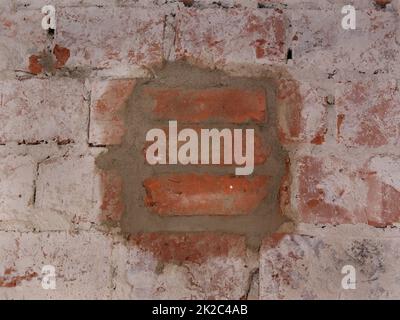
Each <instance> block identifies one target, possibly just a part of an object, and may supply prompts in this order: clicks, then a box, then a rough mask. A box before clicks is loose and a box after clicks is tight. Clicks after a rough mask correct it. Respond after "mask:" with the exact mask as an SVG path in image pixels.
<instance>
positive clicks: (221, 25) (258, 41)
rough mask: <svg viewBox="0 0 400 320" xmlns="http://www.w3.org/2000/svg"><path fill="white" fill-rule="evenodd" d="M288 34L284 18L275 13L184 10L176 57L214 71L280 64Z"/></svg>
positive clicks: (284, 54)
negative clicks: (214, 69) (219, 68)
mask: <svg viewBox="0 0 400 320" xmlns="http://www.w3.org/2000/svg"><path fill="white" fill-rule="evenodd" d="M285 33H286V27H285V19H284V16H283V14H281V13H279V12H277V11H274V10H251V9H231V10H221V9H202V10H198V9H185V10H180V11H179V13H178V14H177V35H176V57H177V59H187V60H189V61H191V62H194V63H197V64H199V65H203V66H210V67H213V66H218V67H221V66H225V65H228V64H240V63H242V64H248V63H255V64H265V63H267V64H271V63H279V62H283V61H284V60H285V58H286V52H285V38H286V37H285Z"/></svg>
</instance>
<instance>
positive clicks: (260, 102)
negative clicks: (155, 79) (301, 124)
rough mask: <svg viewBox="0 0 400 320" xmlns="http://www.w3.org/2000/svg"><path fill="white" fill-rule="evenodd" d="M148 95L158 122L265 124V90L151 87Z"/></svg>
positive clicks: (147, 91)
mask: <svg viewBox="0 0 400 320" xmlns="http://www.w3.org/2000/svg"><path fill="white" fill-rule="evenodd" d="M145 94H146V96H149V97H151V98H152V104H153V115H154V117H156V118H157V119H170V120H177V121H182V122H191V123H198V122H203V121H212V122H232V123H244V122H248V121H254V122H264V121H265V119H266V97H265V92H264V91H263V90H257V89H239V88H221V89H203V90H200V89H181V88H179V89H175V88H161V89H159V88H148V89H146V91H145Z"/></svg>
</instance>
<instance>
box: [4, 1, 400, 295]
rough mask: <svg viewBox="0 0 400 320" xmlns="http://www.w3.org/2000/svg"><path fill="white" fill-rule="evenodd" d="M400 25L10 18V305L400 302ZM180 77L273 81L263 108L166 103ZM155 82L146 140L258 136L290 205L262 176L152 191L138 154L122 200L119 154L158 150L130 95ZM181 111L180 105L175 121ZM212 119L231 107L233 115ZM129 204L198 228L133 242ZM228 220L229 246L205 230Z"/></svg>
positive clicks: (188, 94)
mask: <svg viewBox="0 0 400 320" xmlns="http://www.w3.org/2000/svg"><path fill="white" fill-rule="evenodd" d="M390 2H392V3H390ZM352 3H353V4H354V6H355V7H356V9H357V12H356V14H357V20H356V29H355V30H344V29H343V28H342V26H341V20H342V17H343V14H342V13H341V9H342V6H343V5H346V4H352ZM46 4H53V5H55V7H56V10H57V28H56V31H55V32H54V34H53V33H48V32H47V31H44V30H43V29H42V28H41V20H42V14H41V12H40V9H41V7H42V6H43V5H46ZM398 7H400V4H399V2H398V1H397V0H396V1H395V0H392V1H389V0H388V1H377V0H376V1H373V0H360V1H348V2H347V1H344V0H341V1H334V0H323V1H300V0H287V1H284V0H259V1H254V0H221V1H211V0H210V1H209V0H182V1H178V0H112V1H108V0H107V1H103V0H68V1H67V0H53V1H47V0H46V1H45V0H31V1H27V0H0V123H1V126H0V298H3V299H5V298H14V299H15V298H26V299H29V298H96V299H109V298H113V299H118V298H128V299H140V298H147V299H149V298H160V299H172V298H176V299H195V298H198V299H205V298H209V299H295V298H302V299H318V298H334V299H336V298H338V299H346V298H362V299H366V298H400V277H399V272H398V271H399V267H398V266H399V263H400V252H399V244H400V231H399V229H398V227H397V225H396V224H397V223H398V222H399V221H400V204H399V201H398V199H399V197H400V162H399V159H400V151H399V150H400V149H399V145H400V91H399V87H398V85H399V78H400V77H399V76H400V69H399V68H400V67H399V61H400V47H399V43H400V14H399V12H398V11H397V10H398V9H399V8H398ZM183 61H184V62H185V63H186V68H191V67H192V68H193V70H194V69H196V70H197V68H201V69H203V70H206V71H204V72H210V70H214V72H216V73H221V74H224V75H226V76H227V77H232V78H235V77H237V78H240V79H243V78H249V79H250V80H248V81H249V83H251V81H257V79H268V80H267V82H266V83H265V85H266V87H267V89H266V91H262V92H259V91H258V92H257V90H256V89H255V88H254V87H250V88H249V87H248V83H247V84H246V85H243V86H242V85H238V86H233V87H230V88H229V89H226V88H225V84H224V82H223V81H222V80H221V81H222V82H221V89H220V91H218V93H217V94H216V93H215V92H214V91H212V92H210V91H209V90H210V89H209V88H207V86H206V85H205V84H199V85H196V87H195V88H189V89H188V88H186V89H187V90H186V89H185V90H186V91H185V90H183V89H182V88H178V89H176V88H175V89H171V85H168V82H165V81H164V80H165V78H163V77H162V74H163V73H162V72H163V71H162V70H164V69H163V67H165V66H166V65H167V66H168V68H174V66H179V64H180V63H182V62H183ZM215 70H217V71H215ZM169 72H172V74H173V70H172V71H171V70H170V71H169ZM196 72H197V71H196ZM160 74H161V76H160ZM157 77H158V78H157ZM154 79H156V80H157V81H158V82H157V87H155V88H152V89H153V91H151V92H150V96H151V99H153V100H154V101H155V102H154V101H153V102H149V103H150V104H151V103H153V104H156V106H157V107H156V109H155V110H156V111H157V112H155V113H154V114H153V115H152V114H151V112H149V113H148V114H150V116H155V117H156V118H157V119H155V120H154V119H150V120H149V121H150V122H149V123H151V121H153V120H154V121H159V122H157V124H164V125H165V122H162V120H166V119H178V120H179V121H181V120H182V122H193V123H192V124H193V126H194V127H196V126H197V127H199V126H200V127H201V125H202V124H203V123H215V122H213V121H214V120H215V119H217V120H218V121H217V123H218V124H221V123H223V124H226V123H228V124H229V125H232V126H245V125H249V124H253V123H255V125H256V127H257V128H258V129H259V130H258V131H257V132H256V146H257V148H256V164H257V168H256V169H257V170H261V172H263V171H262V170H263V168H264V169H265V168H267V167H265V166H269V165H272V166H276V168H279V170H280V171H279V170H278V171H279V175H280V176H279V178H280V182H279V185H278V187H277V189H276V190H275V191H274V192H275V193H274V192H272V193H271V192H269V189H267V183H266V181H267V180H264V178H262V177H261V178H260V176H258V172H259V171H256V174H255V175H252V176H249V177H244V178H243V177H241V178H240V179H239V178H237V177H236V178H232V177H231V176H229V175H225V173H226V172H228V171H229V170H231V169H229V168H225V167H224V168H215V167H213V166H210V167H209V168H202V169H201V170H200V171H196V170H197V169H196V170H195V169H193V170H192V169H185V171H182V172H179V173H176V172H175V171H173V172H172V173H171V172H169V168H168V166H167V167H166V168H163V169H162V170H161V171H162V172H161V171H156V170H153V171H151V170H150V169H149V168H148V167H145V165H144V164H143V163H144V158H143V149H142V147H143V148H144V147H145V146H144V145H143V143H142V142H143V137H140V138H138V139H139V140H137V141H136V140H135V141H132V145H131V146H132V158H134V159H135V161H136V162H135V163H134V164H133V165H134V166H137V167H136V168H134V169H135V170H138V171H137V172H141V174H140V175H137V176H135V175H133V174H132V173H129V174H127V177H128V178H129V179H132V180H135V179H137V180H136V181H135V183H136V184H137V185H138V188H137V189H134V188H133V189H129V188H126V184H127V182H126V180H127V177H125V176H121V166H123V163H122V164H121V163H119V162H118V161H120V158H119V157H118V152H120V151H119V150H121V148H122V149H124V147H123V146H125V145H126V141H127V137H129V138H130V139H133V140H134V138H135V136H134V133H135V132H140V133H143V132H144V131H140V130H138V131H135V130H133V129H132V125H137V126H138V127H139V126H140V125H142V122H143V121H142V120H143V119H145V118H146V115H147V113H146V112H144V111H143V110H142V109H141V108H142V107H143V105H140V106H139V105H135V102H136V101H135V97H137V95H136V93H135V92H136V91H135V90H136V89H138V88H140V87H141V86H143V83H146V81H149V83H150V84H151V83H152V82H151V80H154ZM166 79H167V80H168V79H169V78H168V77H167V78H166ZM213 79H214V78H213ZM163 81H164V82H163ZM174 81H177V80H176V79H175V80H174ZM260 81H261V80H260ZM262 81H264V80H262ZM213 85H214V86H217V84H215V83H214V84H213ZM263 85H264V84H263ZM174 90H175V91H174ZM196 90H197V91H196ZM249 90H250V91H249ZM251 90H253V91H251ZM254 90H256V91H254ZM265 92H266V96H264V95H265ZM177 94H178V95H179V96H180V97H183V98H182V101H176V100H174V103H176V105H172V107H171V104H168V103H165V101H168V99H169V98H171V95H172V96H174V95H177ZM232 96H233V97H237V98H235V99H232ZM193 97H201V99H203V100H202V101H203V102H204V101H206V102H205V103H204V105H205V109H204V110H200V111H199V110H192V111H191V112H193V117H192V116H191V115H187V114H185V112H183V111H184V110H185V108H187V107H190V105H189V106H188V105H185V101H187V99H190V98H193ZM221 97H222V98H221ZM149 99H150V98H149ZM185 99H186V100H185ZM193 99H195V98H193ZM199 99H200V98H199ZM213 99H219V100H220V99H226V102H227V104H226V109H224V112H223V113H220V110H218V109H215V105H216V104H215V101H214V100H213ZM241 99H242V100H241ZM224 101H225V100H224ZM231 101H234V102H235V103H236V104H235V106H236V108H232V103H231ZM246 101H251V104H249V103H246ZM260 101H261V102H260ZM265 106H266V108H267V109H268V108H272V109H271V110H272V111H271V110H269V109H268V110H265ZM136 107H137V110H136V109H135V108H136ZM238 109H240V112H238ZM136 112H137V113H136ZM136 117H137V118H136ZM268 117H269V118H271V119H267V118H268ZM135 119H136V120H135ZM221 119H222V120H221ZM135 121H136V122H135ZM221 121H222V122H221ZM146 125H148V124H146ZM270 125H273V127H274V131H273V132H272V131H269V129H268V128H269V126H270ZM132 130H133V131H132ZM271 132H272V133H271ZM269 134H272V135H273V134H276V137H275V138H276V139H275V140H269V139H270V138H269V137H267V136H266V135H269ZM257 135H258V138H257ZM140 139H141V140H140ZM257 139H258V140H257ZM135 145H137V147H136V148H134V146H135ZM121 146H122V147H121ZM127 148H128V149H129V147H127ZM278 149H279V150H278ZM114 151H115V153H111V152H114ZM274 152H275V153H274ZM275 154H276V155H277V154H279V156H277V157H276V158H275V156H274V155H275ZM110 155H111V156H110ZM112 155H115V157H114V158H115V159H113V157H112ZM271 155H272V156H271ZM99 159H100V160H99ZM101 159H102V160H101ZM104 159H106V160H107V161H109V162H110V163H113V161H114V162H115V163H114V164H115V165H114V164H113V165H112V166H111V165H110V166H107V168H108V169H109V167H110V168H113V169H114V170H105V169H104V163H103V162H104V161H105V160H104ZM271 159H272V160H271ZM271 161H272V162H271ZM274 161H275V162H274ZM278 162H279V163H278ZM283 162H284V163H283ZM141 166H143V168H145V169H143V170H142V169H141V168H142V167H141ZM260 168H261V169H260ZM131 169H132V168H131ZM131 169H130V170H131ZM132 170H133V169H132ZM132 170H131V171H129V172H134V171H132ZM146 170H147V171H146ZM265 170H266V172H268V168H267V169H265ZM150 171H151V175H149V176H147V177H145V176H144V174H145V173H148V172H150ZM278 171H277V172H278ZM142 173H143V174H142ZM215 174H220V175H219V176H218V175H215ZM269 174H270V173H269ZM221 175H222V176H221ZM177 181H178V182H179V183H180V185H181V187H180V188H177V187H176V186H175V183H176V182H177ZM220 189H222V190H223V192H222V191H220ZM127 190H134V191H135V190H136V191H137V192H136V191H135V192H131V193H134V194H131V195H130V194H127ZM278 191H279V192H278ZM177 195H178V196H177ZM127 197H132V198H130V200H129V201H130V202H129V203H132V201H133V203H135V204H136V205H137V206H138V208H140V210H144V211H146V210H147V211H146V212H148V214H149V215H151V214H153V215H154V216H155V217H158V218H160V216H163V217H164V216H169V215H179V217H172V219H178V218H179V219H189V218H190V219H192V224H191V227H190V228H189V230H187V232H185V230H184V229H183V228H180V227H179V228H176V227H171V224H168V223H167V224H165V225H164V224H162V226H164V227H165V229H163V230H165V232H161V231H160V228H154V230H153V229H152V228H150V227H143V229H140V228H137V225H140V226H144V225H146V224H143V221H141V223H140V224H137V225H135V220H134V219H133V220H132V215H130V213H129V212H127ZM132 199H133V200H132ZM185 199H186V200H187V199H190V200H191V201H190V202H187V201H186V202H185V201H184V200H185ZM224 201H225V202H224ZM266 201H272V202H273V201H276V203H275V205H274V206H265V207H263V205H265V203H266ZM221 203H222V205H221ZM255 207H257V208H258V211H257V210H256V209H255ZM130 208H131V207H130ZM171 208H173V209H171ZM260 208H261V209H260ZM263 208H268V209H266V210H268V212H261V213H256V214H254V212H259V211H260V210H261V211H262V210H263ZM138 210H139V209H138ZM128 211H129V210H128ZM272 211H273V212H272ZM151 212H152V213H151ZM182 216H183V217H182ZM187 216H190V217H187ZM204 216H207V217H204ZM133 217H134V218H135V217H136V218H138V219H139V218H140V217H138V216H133ZM213 217H215V218H216V219H219V220H218V221H219V222H218V223H217V224H216V225H215V226H216V227H215V228H214V229H213V230H211V229H210V228H208V227H207V228H203V226H204V225H203V224H202V223H203V222H204V223H207V224H210V223H212V222H211V220H210V219H212V218H213ZM242 217H244V218H242ZM249 217H251V218H250V220H249ZM158 218H157V219H158ZM155 219H156V218H155ZM157 219H156V220H157ZM160 219H161V218H160ZM230 219H232V220H230ZM235 219H236V220H235ZM240 219H243V220H240ZM257 219H259V220H257ZM160 221H164V220H160ZM165 221H166V220H165ZM171 221H178V220H171ZM179 221H183V220H179ZM216 221H217V220H216ZM230 221H236V222H230ZM249 221H250V222H251V223H252V226H254V225H256V226H257V227H258V229H257V228H256V229H255V230H257V236H259V235H260V232H258V231H259V228H260V226H261V228H262V227H263V226H266V229H268V231H266V232H265V234H263V233H261V234H263V239H261V243H260V241H259V242H258V243H259V245H255V243H257V241H252V240H251V239H250V241H249V238H251V237H252V236H255V237H256V235H252V229H249V230H250V231H249V230H247V231H246V232H242V231H241V228H237V227H235V226H237V225H238V224H240V223H242V222H243V223H244V222H245V223H248V222H249ZM266 221H267V222H268V223H266ZM222 225H225V227H222ZM230 225H231V226H232V228H231V229H230ZM219 226H221V227H219ZM219 228H220V229H221V230H219ZM130 230H135V233H132V234H130V232H129V231H130ZM229 230H231V231H232V232H229ZM140 231H142V232H140ZM167 231H171V232H167ZM178 231H179V232H178ZM218 231H221V232H218ZM256 238H257V237H256ZM249 243H250V244H249ZM45 265H53V266H54V267H55V270H56V275H57V283H56V285H57V288H56V289H55V290H45V289H43V288H42V284H41V282H42V278H43V275H42V267H43V266H45ZM345 265H351V266H353V267H354V268H355V271H356V279H357V280H356V284H357V286H356V289H354V290H352V289H350V290H345V289H344V288H343V287H342V278H343V277H344V275H343V274H342V273H341V271H342V268H343V266H345Z"/></svg>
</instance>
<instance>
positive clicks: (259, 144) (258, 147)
mask: <svg viewBox="0 0 400 320" xmlns="http://www.w3.org/2000/svg"><path fill="white" fill-rule="evenodd" d="M161 129H162V130H163V131H164V132H165V136H166V138H167V139H166V141H168V139H169V133H168V127H164V128H161ZM181 129H185V127H182V128H180V127H178V132H179V130H181ZM190 129H193V130H195V131H196V132H197V134H198V137H199V141H198V143H199V146H201V140H200V139H201V138H200V137H201V129H206V128H203V127H202V128H200V127H199V126H197V125H196V126H195V127H193V126H191V127H190ZM209 129H212V128H209ZM219 130H221V129H219ZM231 130H232V131H231V132H232V139H233V128H232V129H231ZM253 130H254V164H255V165H261V164H264V163H265V161H266V160H267V159H268V156H269V155H270V152H271V146H269V145H267V144H266V142H265V140H264V138H263V134H262V132H261V131H260V130H259V129H253ZM220 141H221V147H220V165H224V144H223V142H222V141H223V139H220ZM152 143H153V142H146V143H145V146H144V148H143V156H144V157H146V150H147V148H148V147H149V146H150V145H151V144H152ZM185 143H186V142H185V141H183V142H182V141H178V142H177V150H179V148H180V147H181V146H182V145H184V144H185ZM242 146H243V152H242V153H243V154H246V133H245V132H243V135H242ZM211 148H212V145H211V143H210V151H209V155H210V158H209V163H210V164H212V152H213V151H212V150H211ZM165 150H166V155H167V159H168V154H169V153H168V150H169V145H168V143H167V144H166V146H165ZM215 150H216V149H215ZM230 150H231V154H232V162H233V164H232V165H236V163H235V157H234V156H233V151H234V146H233V145H232V147H231V149H230ZM198 163H201V153H200V152H199V155H198ZM201 165H206V164H201Z"/></svg>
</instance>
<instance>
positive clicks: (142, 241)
mask: <svg viewBox="0 0 400 320" xmlns="http://www.w3.org/2000/svg"><path fill="white" fill-rule="evenodd" d="M245 240H246V239H245V237H243V236H237V235H229V234H226V235H219V234H213V233H186V234H169V233H143V234H139V235H132V236H130V238H129V241H130V244H131V245H136V246H138V247H139V248H140V249H141V250H145V251H149V252H151V253H152V254H153V255H154V256H155V257H157V258H158V259H160V260H161V261H163V262H177V263H180V262H193V263H202V262H204V261H206V260H207V259H208V258H212V257H227V256H230V255H236V256H242V257H243V256H245V255H246V242H245Z"/></svg>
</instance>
